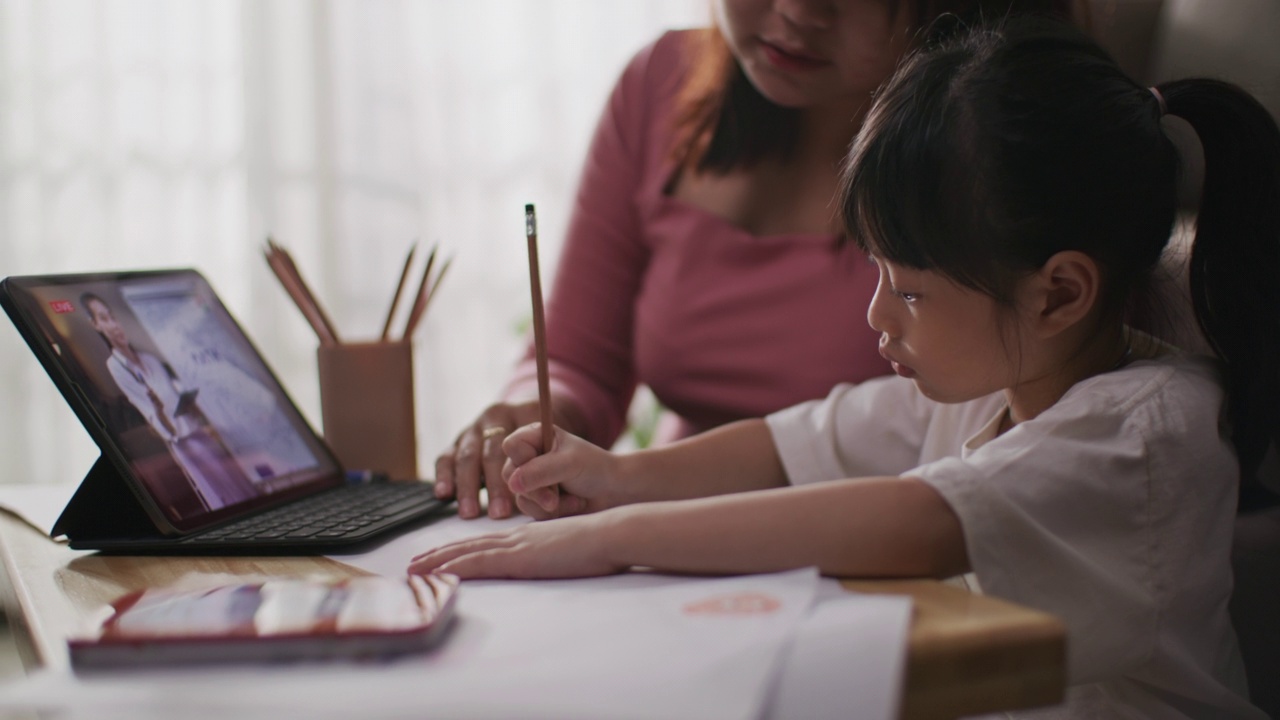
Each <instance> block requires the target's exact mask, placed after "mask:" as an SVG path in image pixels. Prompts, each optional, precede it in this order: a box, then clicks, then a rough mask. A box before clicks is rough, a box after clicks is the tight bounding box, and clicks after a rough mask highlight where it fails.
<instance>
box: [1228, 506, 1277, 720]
mask: <svg viewBox="0 0 1280 720" xmlns="http://www.w3.org/2000/svg"><path fill="white" fill-rule="evenodd" d="M1231 562H1232V566H1233V567H1234V570H1235V581H1236V585H1235V592H1234V593H1233V594H1232V596H1231V622H1232V624H1233V625H1235V628H1236V635H1237V636H1238V637H1239V639H1240V654H1241V655H1243V656H1244V664H1245V672H1246V674H1247V675H1248V677H1249V695H1250V697H1251V699H1252V700H1253V704H1255V705H1257V706H1258V707H1260V708H1262V709H1263V710H1264V711H1266V713H1267V714H1268V715H1270V716H1271V717H1273V718H1280V506H1276V507H1272V508H1269V509H1266V510H1261V511H1257V512H1252V513H1248V514H1243V515H1240V516H1239V517H1237V518H1236V528H1235V542H1234V545H1233V547H1232V551H1231Z"/></svg>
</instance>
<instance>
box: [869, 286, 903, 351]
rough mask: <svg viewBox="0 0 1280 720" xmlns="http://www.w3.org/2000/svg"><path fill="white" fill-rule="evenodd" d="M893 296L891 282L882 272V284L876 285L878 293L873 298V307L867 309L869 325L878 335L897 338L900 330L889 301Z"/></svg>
mask: <svg viewBox="0 0 1280 720" xmlns="http://www.w3.org/2000/svg"><path fill="white" fill-rule="evenodd" d="M891 296H892V291H891V290H890V289H889V282H888V281H887V280H886V279H885V277H884V272H883V270H882V271H881V274H880V282H878V283H876V292H875V294H874V295H872V296H871V305H869V306H868V307H867V324H868V325H870V326H871V329H872V330H875V331H876V332H878V333H881V334H883V335H885V336H887V337H896V336H897V334H898V329H897V326H896V323H894V322H893V315H892V313H891V312H890V310H889V305H888V300H889V299H890V297H891Z"/></svg>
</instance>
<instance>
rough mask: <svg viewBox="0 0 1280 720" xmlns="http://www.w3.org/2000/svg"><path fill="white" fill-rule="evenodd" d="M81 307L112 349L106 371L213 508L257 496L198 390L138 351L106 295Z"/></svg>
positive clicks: (91, 297)
mask: <svg viewBox="0 0 1280 720" xmlns="http://www.w3.org/2000/svg"><path fill="white" fill-rule="evenodd" d="M80 306H81V307H82V308H84V311H85V312H86V313H87V314H88V315H89V322H91V323H92V324H93V329H94V330H97V331H98V334H99V335H101V336H102V339H103V340H105V341H106V342H107V345H108V346H109V347H110V348H111V355H110V356H109V357H108V358H107V371H108V372H110V373H111V377H112V378H113V379H114V380H115V383H116V385H117V387H119V388H120V392H122V393H124V396H125V397H126V398H128V400H129V402H130V403H131V404H132V405H133V406H134V407H135V408H137V409H138V412H140V413H142V416H143V417H144V418H146V420H147V423H148V424H150V425H151V428H152V429H153V430H155V432H156V434H158V435H159V436H160V437H161V438H162V439H163V440H164V441H165V444H166V445H167V446H168V448H169V451H170V453H171V454H172V455H173V459H174V461H175V462H177V464H178V466H179V467H181V468H182V471H183V473H184V474H186V476H187V477H188V478H189V479H190V480H191V483H192V485H193V486H194V487H195V488H196V491H197V492H198V493H199V494H200V496H201V498H202V499H203V500H204V504H205V505H206V506H207V507H208V509H210V510H217V509H218V508H221V507H225V506H227V505H232V504H235V503H238V502H241V501H242V500H247V499H249V498H251V497H254V496H255V495H257V494H258V490H257V488H255V487H254V485H253V484H252V483H251V482H250V481H249V479H248V478H246V477H245V476H244V473H242V472H241V471H240V468H239V466H238V465H237V464H236V461H235V459H234V458H233V457H232V456H231V453H230V452H228V451H227V448H226V446H225V445H223V443H222V441H221V440H219V439H218V436H217V434H216V433H215V432H214V430H213V428H212V427H210V425H209V423H208V421H207V420H206V419H205V417H204V414H203V413H202V412H201V411H200V407H199V404H198V403H197V401H196V396H197V394H198V393H197V390H196V389H195V388H184V387H183V386H182V383H181V381H180V380H179V379H178V376H177V375H176V374H175V373H174V372H173V370H172V369H171V368H170V367H169V365H168V364H167V363H165V362H164V361H163V360H162V359H160V358H159V357H157V356H156V355H155V354H153V353H150V352H146V351H143V350H139V349H138V348H136V347H135V346H134V345H133V343H132V342H130V340H129V336H128V334H127V333H126V332H125V329H124V326H122V325H121V324H120V322H119V321H118V320H117V319H116V316H115V314H114V313H113V312H112V310H111V306H110V305H109V304H107V302H106V301H105V300H103V299H102V298H101V297H99V296H97V295H94V294H93V293H85V294H84V295H82V296H81V297H80Z"/></svg>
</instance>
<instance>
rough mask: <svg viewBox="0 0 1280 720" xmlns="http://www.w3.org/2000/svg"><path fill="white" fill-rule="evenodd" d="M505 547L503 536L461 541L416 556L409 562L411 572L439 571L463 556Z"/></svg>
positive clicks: (416, 573) (487, 536)
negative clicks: (443, 566) (451, 561)
mask: <svg viewBox="0 0 1280 720" xmlns="http://www.w3.org/2000/svg"><path fill="white" fill-rule="evenodd" d="M503 545H504V536H503V535H482V536H480V537H477V538H471V539H470V540H460V541H458V542H454V543H449V544H448V545H441V546H440V547H438V548H435V549H432V550H428V551H426V552H424V553H419V554H418V555H415V556H414V557H413V559H412V560H410V561H409V572H410V573H411V574H415V575H420V574H423V573H428V572H431V571H432V570H438V569H439V568H440V567H441V566H442V565H444V564H445V563H447V562H449V561H450V560H453V559H454V558H456V557H459V556H461V555H466V554H467V553H473V552H479V551H481V550H485V549H487V548H493V547H502V546H503Z"/></svg>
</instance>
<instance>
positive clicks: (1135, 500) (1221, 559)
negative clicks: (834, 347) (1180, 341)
mask: <svg viewBox="0 0 1280 720" xmlns="http://www.w3.org/2000/svg"><path fill="white" fill-rule="evenodd" d="M1222 400H1223V394H1222V390H1221V388H1220V386H1219V383H1218V379H1217V375H1216V372H1215V370H1214V368H1213V366H1212V365H1211V364H1210V362H1209V361H1207V360H1204V359H1196V358H1191V357H1185V356H1177V355H1171V356H1166V357H1162V358H1160V359H1156V360H1144V361H1138V362H1134V363H1132V364H1130V365H1128V366H1126V367H1125V368H1123V369H1120V370H1116V371H1113V372H1109V373H1104V374H1102V375H1098V376H1095V377H1092V378H1089V379H1087V380H1085V381H1083V382H1080V383H1078V384H1077V385H1075V386H1074V387H1072V388H1071V389H1070V390H1069V391H1068V392H1067V393H1066V395H1064V396H1063V397H1062V399H1061V400H1059V401H1058V402H1057V403H1056V404H1055V405H1053V406H1052V407H1050V408H1049V409H1048V410H1046V411H1044V412H1043V413H1041V414H1040V415H1039V416H1038V417H1036V418H1034V419H1032V420H1028V421H1026V422H1022V423H1020V424H1018V425H1017V426H1015V427H1014V428H1013V429H1012V430H1009V431H1008V432H1006V433H1005V434H1004V435H1001V436H999V437H996V431H997V428H998V427H999V422H1000V418H1001V417H1002V416H1003V414H1004V412H1005V408H1006V404H1005V398H1004V394H1003V393H996V394H994V395H991V396H988V397H985V398H981V399H978V400H973V401H970V402H966V403H959V404H954V405H945V404H941V403H936V402H934V401H932V400H929V399H928V398H926V397H924V396H923V395H921V394H920V392H919V391H918V390H917V389H916V387H915V384H914V383H913V382H911V381H909V380H905V379H902V378H899V377H893V376H890V377H887V378H880V379H877V380H872V381H869V382H865V383H862V384H860V385H842V386H840V387H837V388H836V389H835V390H833V391H832V392H831V394H830V395H829V396H828V397H827V398H826V399H824V400H817V401H814V402H811V403H806V404H804V405H799V406H796V407H793V408H789V409H787V410H783V411H781V412H778V413H775V414H773V415H770V416H769V417H768V424H769V427H770V429H771V431H772V433H773V438H774V442H775V443H776V445H777V447H778V452H779V454H780V456H781V458H782V463H783V466H784V467H785V468H786V471H787V475H788V477H789V478H790V480H791V482H792V483H794V484H800V483H808V482H816V481H823V480H832V479H837V478H844V477H861V476H874V475H901V476H904V477H914V478H920V479H922V480H924V481H925V482H927V483H929V484H930V485H931V486H933V487H934V488H936V489H937V490H938V492H939V493H941V494H942V496H943V497H944V498H945V499H946V500H947V502H948V503H949V504H950V505H951V508H952V509H953V510H954V511H955V513H956V514H957V515H958V516H959V518H960V522H961V525H962V526H963V528H964V536H965V544H966V546H967V549H968V556H969V562H970V564H971V566H972V568H973V573H972V575H971V576H967V578H968V580H969V581H970V582H969V583H968V584H969V585H970V587H973V588H976V587H978V586H980V587H981V590H982V592H985V593H988V594H990V595H993V596H999V597H1002V598H1006V599H1008V600H1011V601H1013V602H1016V603H1019V604H1022V605H1025V606H1028V607H1032V608H1038V609H1041V610H1044V611H1047V612H1050V613H1052V614H1054V615H1056V616H1058V617H1059V618H1061V619H1062V620H1063V622H1064V623H1065V624H1066V627H1067V655H1068V681H1069V683H1070V687H1069V688H1068V692H1067V701H1066V703H1064V704H1063V705H1061V706H1058V707H1055V708H1049V709H1046V710H1041V711H1034V712H1027V713H1021V714H1019V717H1033V716H1034V717H1065V718H1113V717H1124V718H1129V717H1133V718H1208V717H1213V718H1265V715H1263V714H1262V713H1261V711H1259V710H1257V709H1256V708H1254V707H1253V706H1252V705H1250V704H1249V703H1248V702H1247V701H1246V700H1245V699H1244V698H1245V697H1246V690H1245V681H1244V671H1243V666H1242V664H1241V661H1240V656H1239V651H1238V649H1237V646H1236V638H1235V633H1234V631H1233V630H1232V627H1231V624H1230V620H1229V616H1228V614H1227V601H1228V599H1229V597H1230V594H1231V567H1230V559H1229V558H1230V547H1231V531H1232V523H1233V520H1234V517H1235V506H1236V492H1237V491H1236V484H1237V480H1236V478H1237V475H1238V470H1237V465H1236V460H1235V455H1234V453H1233V451H1232V449H1231V447H1230V444H1229V442H1228V441H1227V440H1226V439H1224V438H1223V437H1222V435H1221V433H1220V430H1219V413H1220V408H1221V406H1222Z"/></svg>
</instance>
